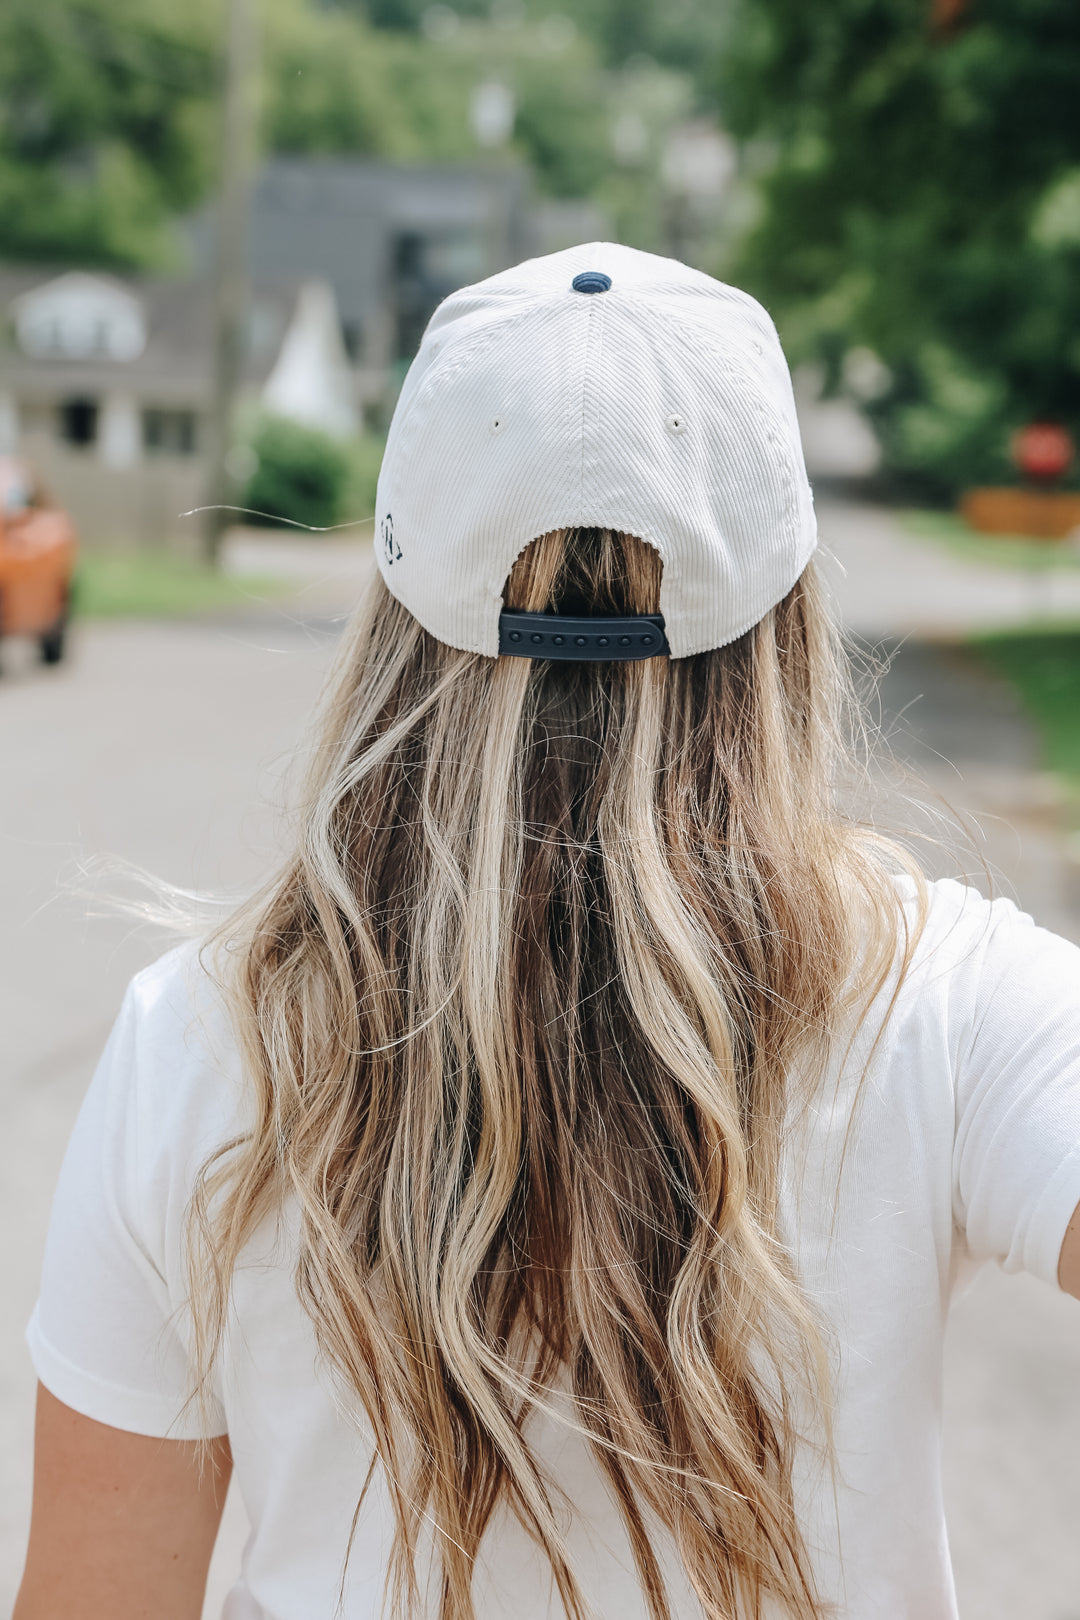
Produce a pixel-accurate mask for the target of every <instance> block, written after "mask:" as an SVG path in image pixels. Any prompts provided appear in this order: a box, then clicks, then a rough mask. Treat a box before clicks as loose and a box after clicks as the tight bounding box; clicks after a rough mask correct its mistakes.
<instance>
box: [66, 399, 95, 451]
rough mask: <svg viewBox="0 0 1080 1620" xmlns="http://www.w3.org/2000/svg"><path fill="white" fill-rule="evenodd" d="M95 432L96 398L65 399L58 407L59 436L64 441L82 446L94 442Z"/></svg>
mask: <svg viewBox="0 0 1080 1620" xmlns="http://www.w3.org/2000/svg"><path fill="white" fill-rule="evenodd" d="M97 434H98V402H97V400H96V399H66V400H65V401H64V403H63V404H62V405H61V407H60V437H61V438H62V439H63V441H64V443H65V444H73V445H77V446H79V447H80V448H82V447H85V446H86V445H89V444H94V443H96V441H97Z"/></svg>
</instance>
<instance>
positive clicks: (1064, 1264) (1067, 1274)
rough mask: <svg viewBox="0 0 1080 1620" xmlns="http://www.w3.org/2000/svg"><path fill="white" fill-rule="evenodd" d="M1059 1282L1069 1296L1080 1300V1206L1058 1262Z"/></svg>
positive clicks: (1070, 1225)
mask: <svg viewBox="0 0 1080 1620" xmlns="http://www.w3.org/2000/svg"><path fill="white" fill-rule="evenodd" d="M1058 1282H1059V1283H1060V1284H1061V1286H1062V1288H1063V1289H1064V1290H1065V1292H1066V1293H1067V1294H1072V1295H1073V1297H1074V1298H1076V1299H1080V1204H1077V1206H1076V1208H1075V1209H1074V1210H1073V1218H1072V1220H1071V1221H1070V1222H1069V1228H1068V1231H1067V1232H1066V1233H1065V1241H1064V1243H1063V1244H1062V1245H1061V1259H1060V1260H1059V1261H1058Z"/></svg>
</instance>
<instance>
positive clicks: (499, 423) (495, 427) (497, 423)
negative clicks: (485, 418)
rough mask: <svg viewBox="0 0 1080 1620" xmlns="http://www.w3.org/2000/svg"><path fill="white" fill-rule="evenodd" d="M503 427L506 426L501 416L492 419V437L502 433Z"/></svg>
mask: <svg viewBox="0 0 1080 1620" xmlns="http://www.w3.org/2000/svg"><path fill="white" fill-rule="evenodd" d="M503 426H504V422H503V418H502V417H501V416H494V417H492V419H491V433H492V437H494V435H495V434H496V433H501V432H502V430H503Z"/></svg>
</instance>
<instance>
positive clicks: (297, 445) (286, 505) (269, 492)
mask: <svg viewBox="0 0 1080 1620" xmlns="http://www.w3.org/2000/svg"><path fill="white" fill-rule="evenodd" d="M251 448H252V449H253V450H254V452H255V455H256V456H257V457H258V462H257V465H256V467H255V470H254V472H253V473H252V475H251V477H250V479H249V480H248V484H247V487H246V489H245V490H244V493H243V496H242V498H241V500H240V503H239V504H240V505H241V506H246V507H248V508H249V509H250V511H251V514H252V515H251V517H250V520H249V521H250V522H252V523H257V524H265V525H268V526H270V527H277V526H280V525H289V524H300V525H302V526H305V527H310V528H314V529H325V528H329V527H330V525H331V524H334V523H338V522H339V521H340V520H341V516H342V506H343V503H344V499H345V493H346V490H347V488H348V484H349V478H350V472H351V467H350V456H349V449H348V447H347V446H346V445H344V444H342V443H341V442H340V441H339V440H337V439H333V438H331V437H330V435H329V434H328V433H321V432H319V430H318V429H317V428H309V427H303V426H302V425H301V424H300V423H299V422H289V421H286V420H285V419H284V418H283V417H277V416H267V417H264V418H263V420H262V421H261V422H260V423H259V425H258V427H257V428H256V430H255V434H254V436H253V438H252V442H251ZM256 514H258V515H256Z"/></svg>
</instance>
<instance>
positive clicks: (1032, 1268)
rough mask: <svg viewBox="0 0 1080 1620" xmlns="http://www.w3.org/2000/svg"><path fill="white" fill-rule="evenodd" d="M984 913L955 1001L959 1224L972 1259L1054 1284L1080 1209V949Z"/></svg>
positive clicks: (1004, 910)
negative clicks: (1068, 1233) (1070, 1228)
mask: <svg viewBox="0 0 1080 1620" xmlns="http://www.w3.org/2000/svg"><path fill="white" fill-rule="evenodd" d="M981 906H982V908H984V910H983V918H984V926H983V927H982V930H981V934H980V938H979V940H978V942H977V944H976V945H975V946H974V948H973V949H972V951H971V953H970V954H969V955H968V957H967V959H966V961H965V962H964V963H963V964H962V965H961V967H960V968H959V970H958V975H957V989H956V995H955V998H954V1000H955V1001H958V1002H959V1004H960V1005H959V1007H958V1008H957V1009H956V1010H957V1012H958V1013H959V1018H958V1023H959V1025H960V1029H961V1034H960V1040H959V1052H958V1054H957V1066H956V1136H955V1149H954V1156H953V1207H954V1213H955V1217H956V1221H957V1224H958V1225H959V1226H960V1228H961V1230H962V1231H963V1232H964V1233H965V1236H966V1239H967V1246H968V1249H969V1251H970V1253H971V1255H972V1256H973V1257H974V1258H975V1259H977V1260H989V1259H996V1260H998V1261H1000V1263H1001V1264H1002V1265H1003V1266H1004V1268H1005V1270H1006V1271H1020V1270H1023V1271H1029V1272H1031V1273H1033V1275H1035V1276H1037V1277H1041V1278H1043V1279H1044V1280H1045V1281H1046V1282H1049V1283H1054V1284H1056V1282H1057V1270H1058V1261H1059V1259H1060V1255H1061V1245H1062V1242H1063V1240H1064V1237H1065V1231H1066V1228H1067V1226H1068V1224H1069V1220H1070V1218H1071V1216H1072V1214H1073V1211H1074V1210H1075V1208H1076V1206H1077V1204H1078V1203H1080V949H1078V948H1077V947H1076V946H1075V945H1072V944H1070V943H1069V941H1068V940H1065V939H1062V938H1060V937H1059V936H1058V935H1056V934H1052V933H1049V932H1048V931H1047V930H1046V929H1044V928H1038V927H1036V926H1035V924H1034V923H1033V922H1032V920H1031V918H1030V917H1028V916H1026V915H1025V914H1024V913H1022V912H1019V911H1017V909H1016V907H1015V906H1013V905H1012V903H1011V902H1010V901H1007V900H997V901H995V902H994V903H993V904H992V905H989V906H988V905H986V903H985V902H982V903H981Z"/></svg>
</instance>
